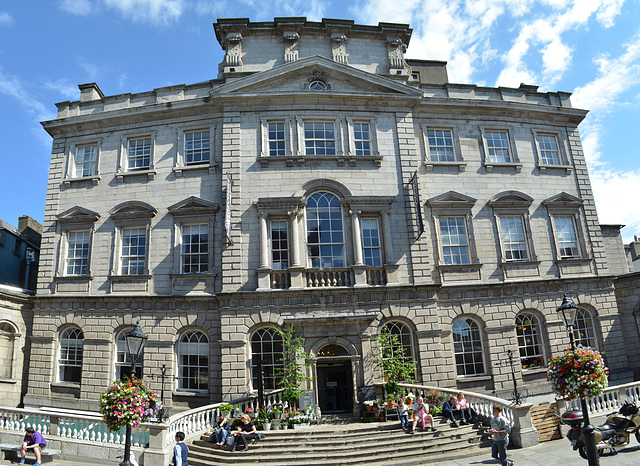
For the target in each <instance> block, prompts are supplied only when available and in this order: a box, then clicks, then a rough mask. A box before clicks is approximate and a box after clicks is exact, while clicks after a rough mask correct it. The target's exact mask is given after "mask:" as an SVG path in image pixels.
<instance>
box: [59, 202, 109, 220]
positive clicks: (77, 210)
mask: <svg viewBox="0 0 640 466" xmlns="http://www.w3.org/2000/svg"><path fill="white" fill-rule="evenodd" d="M56 217H57V218H58V220H59V221H61V222H95V221H96V220H98V219H99V218H100V214H99V213H97V212H94V211H93V210H89V209H85V208H84V207H80V206H74V207H72V208H70V209H68V210H65V211H64V212H62V213H60V214H58V215H56Z"/></svg>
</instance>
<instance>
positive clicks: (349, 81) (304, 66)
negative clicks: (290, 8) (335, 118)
mask: <svg viewBox="0 0 640 466" xmlns="http://www.w3.org/2000/svg"><path fill="white" fill-rule="evenodd" d="M316 79H318V80H321V81H323V82H325V83H326V85H327V88H328V89H327V90H316V91H312V90H309V84H310V83H311V82H312V81H313V80H316ZM256 93H259V94H260V95H261V96H265V95H274V96H276V95H283V94H287V95H292V94H294V95H297V94H301V95H302V94H304V95H314V96H322V95H323V94H325V95H331V96H336V95H359V94H361V95H371V94H374V95H378V96H384V95H387V96H389V97H392V96H397V97H405V98H406V97H412V98H414V99H419V98H421V97H422V95H423V94H422V91H420V90H419V89H416V88H414V87H411V86H407V85H405V84H402V83H400V82H397V81H394V80H392V79H389V78H386V77H384V76H380V75H377V74H373V73H368V72H366V71H362V70H359V69H357V68H354V67H352V66H349V65H345V64H342V63H337V62H334V61H332V60H329V59H327V58H324V57H321V56H315V57H309V58H303V59H301V60H296V61H294V62H291V63H287V64H285V65H281V66H278V67H275V68H272V69H270V70H266V71H261V72H258V73H255V74H252V75H250V76H246V77H242V78H236V79H233V80H231V81H229V82H227V83H225V84H223V85H221V86H219V87H216V88H215V89H213V90H212V91H211V97H213V98H214V99H216V98H218V99H219V98H224V97H238V96H241V95H252V94H256Z"/></svg>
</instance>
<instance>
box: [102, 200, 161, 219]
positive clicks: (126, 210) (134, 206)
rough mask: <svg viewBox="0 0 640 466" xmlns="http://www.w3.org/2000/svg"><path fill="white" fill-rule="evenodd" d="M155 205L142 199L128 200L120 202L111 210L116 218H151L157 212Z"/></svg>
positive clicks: (111, 213) (110, 212)
mask: <svg viewBox="0 0 640 466" xmlns="http://www.w3.org/2000/svg"><path fill="white" fill-rule="evenodd" d="M156 212H157V210H156V209H155V207H153V206H151V205H149V204H147V203H146V202H142V201H127V202H123V203H122V204H118V205H117V206H115V207H114V208H113V209H111V210H110V211H109V214H110V215H111V216H112V217H116V218H151V217H153V216H154V215H155V214H156Z"/></svg>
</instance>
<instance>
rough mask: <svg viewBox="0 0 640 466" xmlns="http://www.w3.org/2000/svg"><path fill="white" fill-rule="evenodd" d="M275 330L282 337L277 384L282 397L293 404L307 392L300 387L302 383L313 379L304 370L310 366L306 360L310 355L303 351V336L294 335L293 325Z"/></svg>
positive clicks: (276, 372) (276, 371)
mask: <svg viewBox="0 0 640 466" xmlns="http://www.w3.org/2000/svg"><path fill="white" fill-rule="evenodd" d="M275 331H276V332H278V334H279V335H280V337H281V338H282V356H281V357H280V359H279V362H281V363H282V367H277V368H276V369H275V374H276V377H277V378H278V379H279V386H280V387H281V388H283V389H284V393H283V394H282V399H283V400H284V401H286V402H288V403H289V405H290V406H294V405H296V404H297V403H298V400H299V399H300V397H301V396H304V395H306V394H307V390H304V389H302V388H301V387H302V385H303V384H304V383H307V382H312V381H313V380H314V377H310V376H308V375H307V372H306V370H307V369H309V368H310V367H311V364H309V363H308V362H307V360H308V359H309V358H311V355H310V354H309V353H306V352H305V351H304V345H305V338H304V337H303V336H296V335H295V329H294V328H293V325H290V326H289V327H288V328H286V327H285V328H284V329H283V330H280V329H278V328H276V329H275ZM300 361H304V362H300Z"/></svg>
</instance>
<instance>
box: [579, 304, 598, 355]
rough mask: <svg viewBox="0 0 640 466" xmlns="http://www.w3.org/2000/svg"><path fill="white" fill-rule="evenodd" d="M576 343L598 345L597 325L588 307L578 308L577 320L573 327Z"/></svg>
mask: <svg viewBox="0 0 640 466" xmlns="http://www.w3.org/2000/svg"><path fill="white" fill-rule="evenodd" d="M573 335H574V341H575V342H576V345H582V346H589V347H591V348H596V347H597V339H596V327H595V322H594V318H593V315H592V314H591V312H589V311H588V310H587V309H582V308H578V309H577V310H576V322H575V324H574V329H573Z"/></svg>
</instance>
